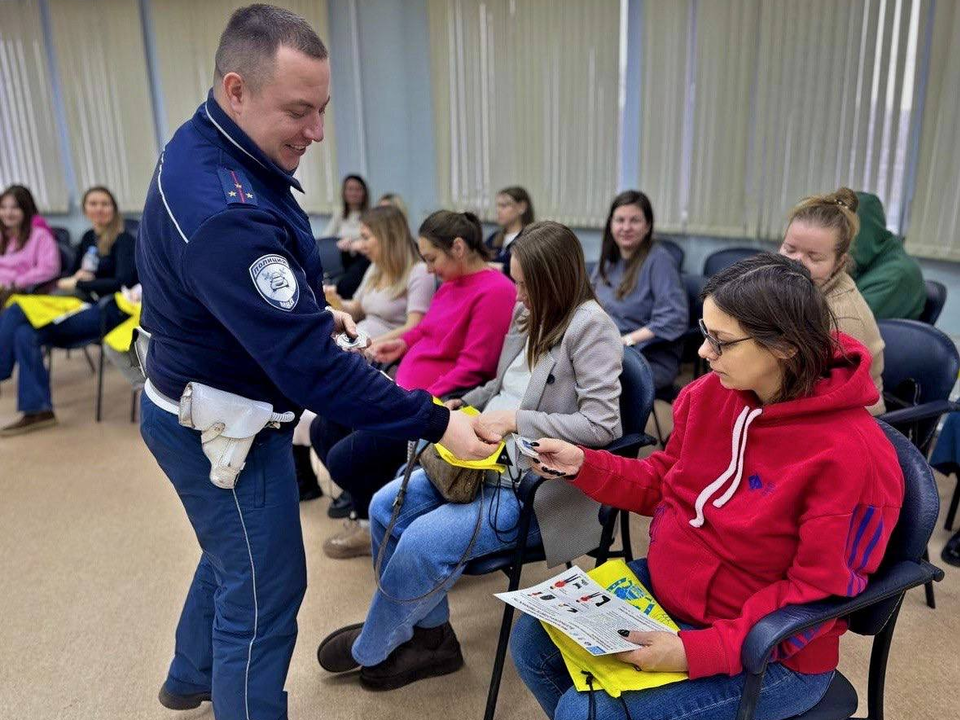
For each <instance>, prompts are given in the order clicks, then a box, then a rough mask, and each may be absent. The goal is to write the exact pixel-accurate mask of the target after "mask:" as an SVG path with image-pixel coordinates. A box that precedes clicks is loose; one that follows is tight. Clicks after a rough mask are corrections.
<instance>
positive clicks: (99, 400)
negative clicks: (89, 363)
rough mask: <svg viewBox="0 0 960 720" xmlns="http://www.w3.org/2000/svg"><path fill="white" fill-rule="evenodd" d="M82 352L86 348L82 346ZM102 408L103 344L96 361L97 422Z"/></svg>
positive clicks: (88, 357) (85, 350)
mask: <svg viewBox="0 0 960 720" xmlns="http://www.w3.org/2000/svg"><path fill="white" fill-rule="evenodd" d="M83 352H84V353H86V352H87V349H86V348H84V349H83ZM87 359H88V360H89V359H90V356H89V355H88V356H87ZM102 408H103V345H102V344H101V345H100V357H99V359H98V363H97V412H96V419H97V422H100V412H101V410H102Z"/></svg>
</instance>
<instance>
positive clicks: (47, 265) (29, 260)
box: [0, 225, 60, 289]
mask: <svg viewBox="0 0 960 720" xmlns="http://www.w3.org/2000/svg"><path fill="white" fill-rule="evenodd" d="M13 248H14V246H13V244H12V243H11V244H10V245H9V246H8V247H7V252H6V253H4V254H3V255H0V285H4V286H7V287H9V286H11V285H12V286H13V287H15V288H18V289H23V288H25V287H28V286H30V285H36V284H37V283H44V282H48V281H50V280H54V279H55V278H56V277H57V276H58V275H59V274H60V251H59V250H58V249H57V241H56V240H55V239H54V237H53V235H52V234H51V233H50V231H49V230H47V229H45V228H42V227H37V226H36V225H34V227H33V229H32V230H31V231H30V237H29V238H27V242H26V243H25V244H24V246H23V247H22V248H20V249H19V250H14V249H13Z"/></svg>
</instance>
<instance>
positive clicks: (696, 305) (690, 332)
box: [680, 273, 707, 378]
mask: <svg viewBox="0 0 960 720" xmlns="http://www.w3.org/2000/svg"><path fill="white" fill-rule="evenodd" d="M680 279H681V280H683V287H684V288H685V289H686V291H687V306H688V307H689V308H690V326H689V327H688V328H687V331H686V332H685V333H684V334H683V336H682V337H681V339H682V341H683V354H682V355H681V356H680V359H681V361H682V362H692V363H693V377H694V378H698V377H700V376H701V375H703V373H704V372H706V362H705V361H704V360H703V358H701V357H700V355H699V354H698V351H699V350H700V346H701V345H702V344H703V335H702V334H701V332H700V325H699V320H700V318H701V317H703V301H702V300H701V299H700V292H701V291H702V290H703V286H704V285H706V283H707V278H705V277H704V276H703V275H688V274H686V273H682V274H681V275H680Z"/></svg>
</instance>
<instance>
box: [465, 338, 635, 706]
mask: <svg viewBox="0 0 960 720" xmlns="http://www.w3.org/2000/svg"><path fill="white" fill-rule="evenodd" d="M620 384H621V392H620V417H621V425H622V426H623V435H622V436H621V437H620V439H619V440H616V441H615V442H613V443H612V444H610V445H609V446H607V448H606V449H607V450H608V451H609V452H612V453H615V454H617V455H621V456H623V457H636V456H637V453H639V452H640V448H642V447H644V446H645V445H651V444H653V438H651V437H650V436H648V435H647V434H646V433H644V428H645V427H646V424H647V418H648V416H649V414H650V411H651V409H652V408H653V373H652V371H651V370H650V366H649V365H648V364H647V361H646V360H644V359H643V358H642V357H641V356H640V355H639V353H635V352H624V355H623V370H622V372H621V374H620ZM543 482H545V480H544V479H543V478H541V477H538V476H537V475H534V474H533V473H527V474H526V475H525V476H524V477H523V479H522V480H521V481H520V487H519V488H518V493H519V497H520V501H521V503H522V509H521V512H520V518H519V523H518V525H517V537H519V538H526V537H527V534H528V533H529V530H530V522H531V521H532V520H533V502H534V498H535V496H536V493H537V489H538V488H539V487H540V485H541V484H542V483H543ZM618 514H620V515H621V520H622V522H621V532H622V536H623V542H624V549H623V550H621V551H618V552H614V553H611V552H610V546H611V545H612V544H613V532H614V526H615V525H616V520H617V516H618ZM627 517H628V513H627V512H626V511H618V510H615V509H613V508H610V507H607V506H603V507H601V509H600V513H599V518H598V520H599V521H600V522H602V524H603V531H602V533H601V536H600V544H599V546H598V547H597V549H596V550H595V551H593V552H592V553H591V555H592V556H593V557H595V558H596V560H597V565H600V564H602V563H604V562H606V560H607V558H609V557H611V556H618V557H626V558H628V559H630V558H631V557H632V553H631V552H630V530H629V524H628V523H627V522H626V521H627ZM545 557H546V556H545V555H544V551H543V546H542V545H536V546H531V547H527V545H526V543H525V542H520V543H518V544H517V547H516V548H514V549H513V550H505V551H503V552H498V553H493V554H491V555H485V556H483V557H480V558H476V559H475V560H472V561H471V562H470V563H469V564H468V565H467V566H466V568H465V569H464V574H466V575H488V574H489V573H492V572H496V571H498V570H499V571H501V572H503V573H505V574H506V575H507V577H508V578H509V581H508V584H507V591H508V592H512V591H514V590H517V589H518V588H519V587H520V575H521V574H522V572H523V566H524V565H526V564H527V563H532V562H540V561H542V560H544V559H545ZM512 626H513V606H512V605H508V604H506V603H504V607H503V620H502V622H501V623H500V639H499V641H498V643H497V652H496V655H495V658H494V662H493V673H492V674H491V676H490V689H489V691H488V693H487V705H486V710H485V711H484V719H485V720H493V716H494V714H495V713H496V710H497V697H498V696H499V694H500V680H501V678H502V677H503V664H504V661H505V660H506V657H507V645H508V644H509V641H510V629H511V627H512Z"/></svg>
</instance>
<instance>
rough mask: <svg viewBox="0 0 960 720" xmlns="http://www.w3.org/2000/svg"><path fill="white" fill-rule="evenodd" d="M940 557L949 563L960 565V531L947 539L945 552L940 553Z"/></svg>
mask: <svg viewBox="0 0 960 720" xmlns="http://www.w3.org/2000/svg"><path fill="white" fill-rule="evenodd" d="M940 558H941V559H942V560H943V561H944V562H945V563H947V565H953V566H955V567H960V532H958V533H957V534H956V535H954V536H953V537H952V538H950V539H949V540H947V544H946V545H945V546H944V548H943V552H941V553H940Z"/></svg>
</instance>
